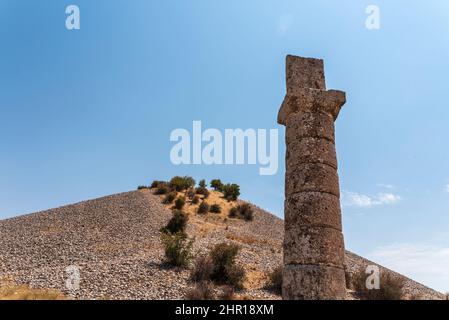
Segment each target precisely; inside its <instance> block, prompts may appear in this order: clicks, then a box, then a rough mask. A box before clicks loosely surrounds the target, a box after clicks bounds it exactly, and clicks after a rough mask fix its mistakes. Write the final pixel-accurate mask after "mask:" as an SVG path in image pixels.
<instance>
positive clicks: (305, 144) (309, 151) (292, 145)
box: [286, 137, 337, 169]
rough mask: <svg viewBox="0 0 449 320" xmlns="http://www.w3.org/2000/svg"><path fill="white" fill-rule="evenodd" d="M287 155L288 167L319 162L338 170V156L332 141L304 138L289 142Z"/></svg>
mask: <svg viewBox="0 0 449 320" xmlns="http://www.w3.org/2000/svg"><path fill="white" fill-rule="evenodd" d="M289 138H290V137H288V138H287V144H288V146H289V148H288V150H287V153H286V161H287V167H289V168H293V167H296V166H299V165H300V164H303V163H313V162H315V163H316V162H318V163H322V164H327V165H328V166H331V167H333V168H334V169H337V154H336V152H335V145H334V143H333V142H332V141H329V140H327V139H323V138H302V139H299V140H298V139H295V140H291V141H289V140H288V139H289Z"/></svg>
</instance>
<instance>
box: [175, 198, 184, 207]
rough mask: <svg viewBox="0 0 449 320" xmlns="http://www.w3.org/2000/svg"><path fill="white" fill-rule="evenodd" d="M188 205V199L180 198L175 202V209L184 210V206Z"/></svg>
mask: <svg viewBox="0 0 449 320" xmlns="http://www.w3.org/2000/svg"><path fill="white" fill-rule="evenodd" d="M185 204H186V198H185V197H179V198H178V199H176V201H175V208H176V209H178V210H182V208H184V205H185Z"/></svg>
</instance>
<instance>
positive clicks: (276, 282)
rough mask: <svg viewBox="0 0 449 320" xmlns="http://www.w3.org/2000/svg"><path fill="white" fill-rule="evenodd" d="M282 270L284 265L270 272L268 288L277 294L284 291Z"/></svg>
mask: <svg viewBox="0 0 449 320" xmlns="http://www.w3.org/2000/svg"><path fill="white" fill-rule="evenodd" d="M282 270H283V268H282V266H279V267H277V268H275V269H274V270H273V271H272V272H271V273H270V274H269V281H268V289H270V290H272V291H274V292H275V293H277V294H281V293H282Z"/></svg>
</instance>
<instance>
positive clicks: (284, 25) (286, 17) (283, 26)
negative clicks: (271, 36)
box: [277, 13, 294, 36]
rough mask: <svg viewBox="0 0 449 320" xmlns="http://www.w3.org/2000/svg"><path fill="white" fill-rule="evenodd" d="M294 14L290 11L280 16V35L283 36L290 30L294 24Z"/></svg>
mask: <svg viewBox="0 0 449 320" xmlns="http://www.w3.org/2000/svg"><path fill="white" fill-rule="evenodd" d="M293 20H294V19H293V15H292V14H290V13H286V14H283V15H281V17H280V18H279V24H278V30H277V31H278V35H280V36H283V35H285V34H286V33H287V32H288V30H290V28H291V27H292V25H293Z"/></svg>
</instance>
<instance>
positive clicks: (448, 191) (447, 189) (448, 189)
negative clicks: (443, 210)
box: [444, 184, 449, 193]
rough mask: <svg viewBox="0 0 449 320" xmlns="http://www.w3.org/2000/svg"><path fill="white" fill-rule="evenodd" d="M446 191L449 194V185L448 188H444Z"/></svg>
mask: <svg viewBox="0 0 449 320" xmlns="http://www.w3.org/2000/svg"><path fill="white" fill-rule="evenodd" d="M444 190H445V191H446V192H447V193H449V184H447V185H446V187H445V188H444Z"/></svg>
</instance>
